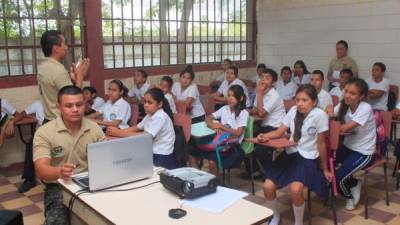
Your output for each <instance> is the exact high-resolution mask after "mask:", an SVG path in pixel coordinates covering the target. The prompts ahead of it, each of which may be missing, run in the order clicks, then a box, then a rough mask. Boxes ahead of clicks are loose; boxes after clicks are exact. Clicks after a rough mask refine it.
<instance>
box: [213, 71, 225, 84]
mask: <svg viewBox="0 0 400 225" xmlns="http://www.w3.org/2000/svg"><path fill="white" fill-rule="evenodd" d="M225 78H226V74H225V72H223V73H221V74H220V75H218V76H217V77H216V78H215V80H216V81H220V82H223V81H224V80H225Z"/></svg>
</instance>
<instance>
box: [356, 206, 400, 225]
mask: <svg viewBox="0 0 400 225" xmlns="http://www.w3.org/2000/svg"><path fill="white" fill-rule="evenodd" d="M360 216H364V213H361V214H360ZM395 216H396V215H395V214H393V213H390V212H385V211H382V210H380V209H376V208H372V207H371V208H369V209H368V218H369V220H375V221H378V222H381V223H386V222H388V221H390V220H391V219H393V218H394V217H395Z"/></svg>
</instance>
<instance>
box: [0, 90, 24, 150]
mask: <svg viewBox="0 0 400 225" xmlns="http://www.w3.org/2000/svg"><path fill="white" fill-rule="evenodd" d="M0 106H1V114H0V146H1V144H2V143H3V141H4V138H10V137H12V136H13V135H14V132H15V123H16V122H17V121H19V120H20V119H21V118H22V116H21V114H20V113H19V112H18V111H17V109H16V108H15V107H14V106H13V105H11V104H10V103H9V102H8V101H7V99H1V98H0Z"/></svg>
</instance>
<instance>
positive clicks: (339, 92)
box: [329, 69, 353, 101]
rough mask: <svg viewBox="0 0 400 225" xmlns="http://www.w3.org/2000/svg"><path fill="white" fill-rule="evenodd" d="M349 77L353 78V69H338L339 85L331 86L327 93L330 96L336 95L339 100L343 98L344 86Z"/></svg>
mask: <svg viewBox="0 0 400 225" xmlns="http://www.w3.org/2000/svg"><path fill="white" fill-rule="evenodd" d="M351 78H353V71H351V69H342V70H341V71H340V77H339V86H335V87H334V88H332V89H331V90H330V91H329V94H330V95H332V96H338V98H339V101H341V100H342V99H343V94H344V93H343V91H344V86H345V85H346V83H347V81H349V80H350V79H351Z"/></svg>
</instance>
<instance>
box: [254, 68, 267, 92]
mask: <svg viewBox="0 0 400 225" xmlns="http://www.w3.org/2000/svg"><path fill="white" fill-rule="evenodd" d="M265 69H267V66H266V65H265V64H264V63H260V64H258V65H257V74H256V75H254V76H253V77H252V78H251V81H252V82H253V85H254V87H255V86H257V84H258V81H259V80H260V79H261V73H262V71H263V70H265Z"/></svg>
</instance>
